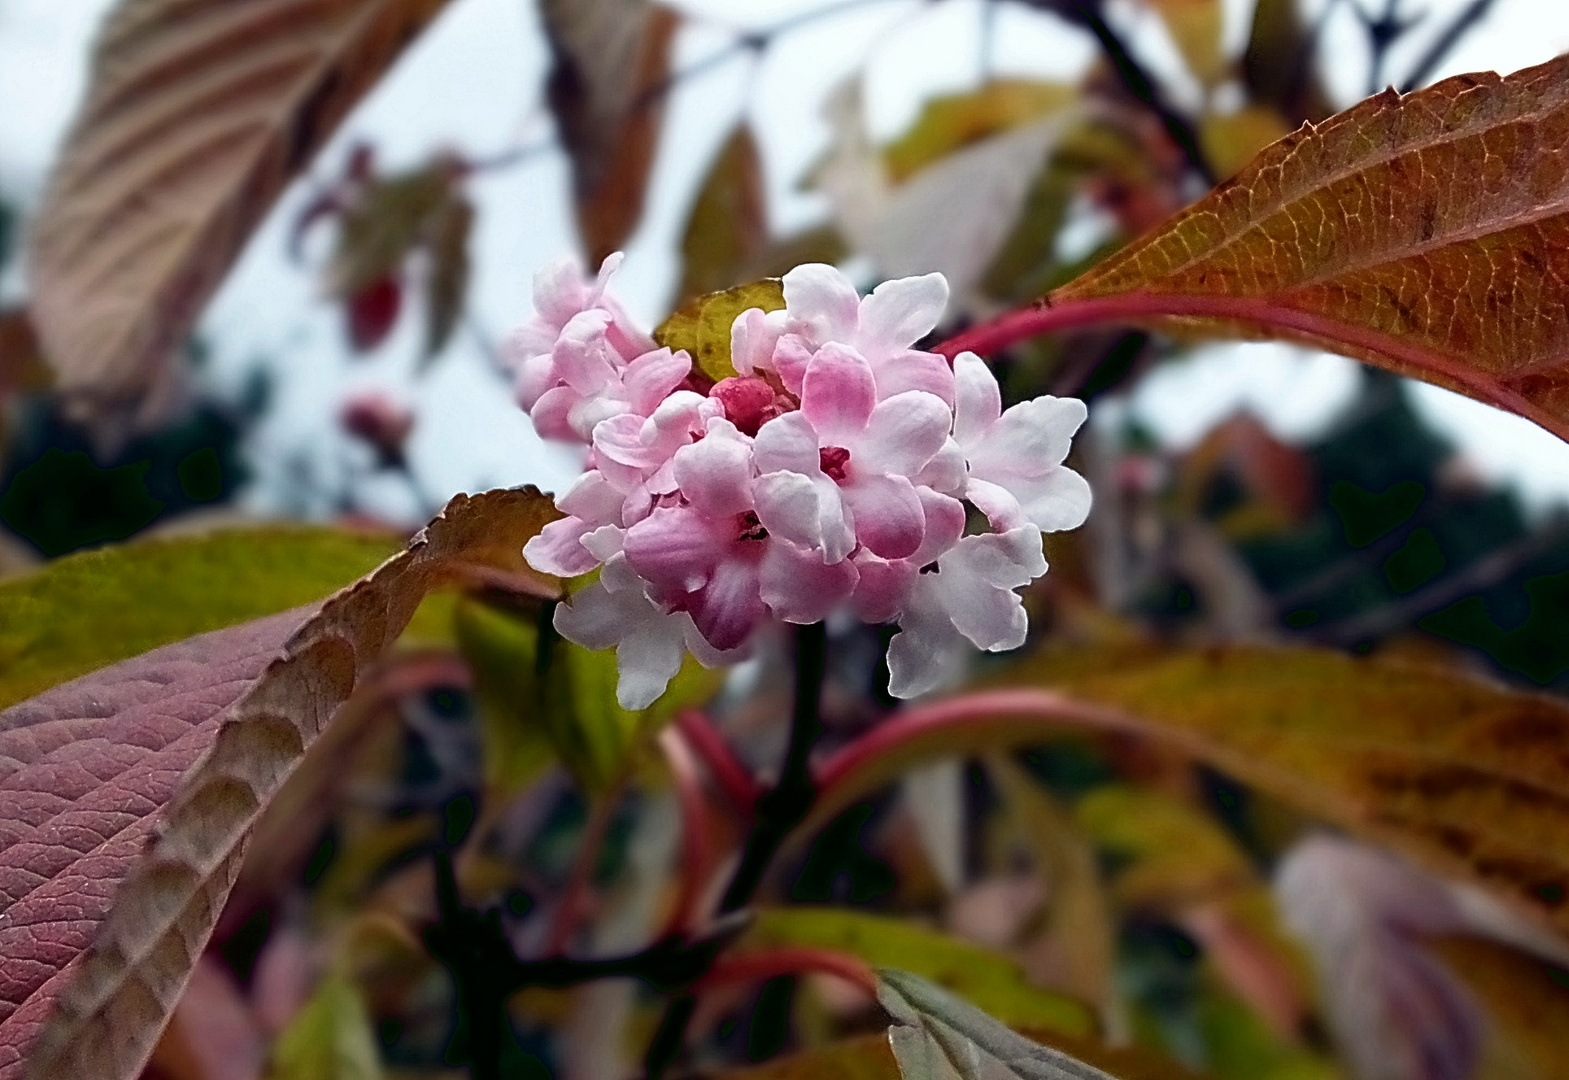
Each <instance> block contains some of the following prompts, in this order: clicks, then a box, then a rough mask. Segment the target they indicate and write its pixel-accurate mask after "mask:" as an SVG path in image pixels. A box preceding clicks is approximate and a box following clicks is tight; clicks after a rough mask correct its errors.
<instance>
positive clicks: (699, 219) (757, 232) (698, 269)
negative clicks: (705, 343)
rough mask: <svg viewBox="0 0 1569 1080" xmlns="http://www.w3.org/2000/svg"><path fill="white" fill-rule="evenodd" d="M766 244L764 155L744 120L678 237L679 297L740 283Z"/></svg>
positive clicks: (710, 172)
mask: <svg viewBox="0 0 1569 1080" xmlns="http://www.w3.org/2000/svg"><path fill="white" fill-rule="evenodd" d="M767 244H768V203H767V198H766V194H765V192H764V189H763V161H762V157H761V156H760V155H759V154H758V152H757V140H756V139H755V138H753V136H752V129H751V127H750V126H749V125H747V124H746V123H745V122H742V123H740V124H738V125H737V126H736V128H735V130H734V131H732V132H731V133H730V137H729V138H728V139H726V140H725V144H724V146H723V147H722V148H721V149H720V151H719V156H718V157H716V158H715V159H714V164H713V167H712V168H711V169H709V171H708V178H707V179H706V180H704V181H703V186H702V188H701V189H700V190H699V191H698V193H697V201H696V202H694V203H693V204H692V213H691V215H690V216H689V217H688V218H687V221H686V232H685V233H684V234H683V235H682V237H681V267H682V271H681V291H680V298H681V299H685V298H687V297H689V296H698V295H701V294H704V293H711V292H715V291H717V290H719V289H728V288H731V287H732V286H735V285H739V284H741V283H742V282H744V281H745V280H746V278H747V274H746V271H747V269H748V268H749V267H750V266H751V265H752V263H753V262H755V261H756V259H757V258H758V256H759V254H760V253H761V252H762V251H763V249H764V248H765V247H766V246H767Z"/></svg>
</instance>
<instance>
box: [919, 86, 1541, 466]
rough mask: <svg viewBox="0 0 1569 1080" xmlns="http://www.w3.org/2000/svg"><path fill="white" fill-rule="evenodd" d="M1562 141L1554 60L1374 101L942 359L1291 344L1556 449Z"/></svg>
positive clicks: (1277, 148)
mask: <svg viewBox="0 0 1569 1080" xmlns="http://www.w3.org/2000/svg"><path fill="white" fill-rule="evenodd" d="M1565 131H1569V57H1561V58H1559V59H1557V60H1553V61H1551V62H1550V63H1547V64H1543V65H1541V66H1540V67H1535V68H1529V69H1527V70H1525V71H1521V72H1517V73H1516V74H1514V75H1511V76H1509V77H1508V78H1500V77H1499V76H1497V75H1494V74H1490V73H1489V74H1480V75H1464V76H1459V77H1457V78H1453V79H1448V80H1446V81H1444V82H1442V83H1439V84H1438V85H1437V86H1434V87H1431V88H1429V89H1426V90H1421V91H1418V92H1416V93H1413V94H1409V95H1406V96H1403V97H1402V96H1401V95H1399V94H1396V93H1394V92H1393V91H1386V92H1385V93H1383V94H1380V95H1378V96H1377V97H1374V98H1370V99H1368V100H1367V101H1364V102H1362V103H1361V104H1360V105H1358V106H1356V107H1355V108H1353V109H1351V110H1349V111H1347V112H1344V113H1341V114H1340V115H1339V116H1336V117H1333V118H1332V119H1330V120H1327V121H1325V122H1324V123H1323V124H1320V125H1318V126H1317V127H1314V126H1312V125H1306V126H1304V127H1303V128H1302V129H1301V130H1300V131H1298V132H1297V133H1296V134H1294V135H1291V136H1289V137H1287V138H1285V139H1282V140H1281V141H1280V142H1278V143H1275V144H1274V145H1273V146H1271V147H1269V148H1268V149H1266V150H1265V151H1264V152H1263V153H1262V154H1260V155H1259V156H1258V157H1257V158H1256V159H1254V161H1253V163H1252V164H1251V165H1249V166H1247V167H1246V168H1245V169H1243V170H1242V172H1241V173H1239V174H1238V175H1237V177H1236V178H1235V179H1233V180H1232V181H1230V182H1228V183H1226V184H1223V185H1221V186H1220V187H1219V188H1216V189H1215V191H1213V192H1212V193H1211V194H1210V195H1209V196H1208V197H1207V198H1205V199H1203V200H1202V201H1200V202H1199V203H1197V204H1196V205H1194V206H1192V207H1190V208H1189V209H1188V210H1186V211H1184V212H1183V213H1181V214H1179V215H1177V216H1176V217H1175V218H1173V219H1172V220H1171V221H1169V222H1167V223H1166V224H1165V225H1164V226H1162V227H1161V228H1159V229H1157V230H1156V231H1155V232H1153V233H1152V234H1150V235H1148V236H1146V237H1145V238H1144V239H1143V240H1141V241H1139V242H1137V243H1135V244H1132V245H1130V246H1129V247H1127V248H1125V249H1124V250H1123V251H1121V252H1119V253H1118V254H1117V255H1115V256H1113V257H1112V258H1110V259H1108V260H1106V261H1105V262H1103V263H1101V264H1100V265H1099V266H1097V267H1096V268H1095V269H1094V270H1092V271H1090V272H1089V273H1088V274H1086V275H1085V276H1084V277H1082V278H1080V279H1078V280H1077V281H1075V282H1073V283H1072V284H1070V285H1068V286H1066V287H1064V288H1062V289H1059V290H1057V291H1056V292H1054V293H1052V294H1051V295H1050V296H1049V297H1048V298H1047V299H1046V300H1045V301H1043V303H1042V304H1041V305H1040V306H1038V307H1036V308H1034V309H1031V310H1027V311H1023V312H1017V313H1014V314H1013V315H1010V316H1007V317H1005V318H1004V319H1002V320H999V321H998V322H997V323H993V324H991V325H990V326H988V327H982V328H979V329H978V330H977V331H974V332H972V333H969V334H965V335H963V336H962V337H961V338H959V339H956V340H955V341H953V342H950V343H948V344H947V345H945V346H944V347H943V351H944V352H946V353H948V354H949V355H952V354H954V353H956V352H957V351H959V350H961V349H965V348H973V349H977V351H986V350H989V349H991V348H995V347H997V346H1000V345H1003V344H1007V343H1008V342H1010V341H1016V340H1018V339H1019V338H1021V337H1024V336H1028V334H1031V333H1040V332H1043V331H1046V330H1050V329H1058V328H1063V327H1067V326H1072V325H1080V324H1085V323H1090V322H1105V321H1129V322H1146V323H1164V324H1167V325H1172V324H1175V325H1177V326H1179V327H1185V328H1187V329H1190V330H1195V329H1196V330H1199V331H1202V332H1204V333H1206V334H1215V333H1222V334H1226V333H1229V334H1235V335H1240V336H1266V337H1279V338H1287V339H1291V340H1297V341H1303V342H1306V343H1308V344H1312V345H1316V346H1319V347H1323V348H1329V349H1334V350H1336V351H1339V352H1343V353H1346V354H1348V355H1351V356H1355V357H1358V358H1359V359H1363V360H1366V361H1368V362H1369V363H1374V364H1378V365H1380V366H1382V367H1386V368H1389V369H1390V370H1392V371H1395V372H1398V373H1400V374H1402V375H1410V376H1414V377H1416V378H1421V379H1426V380H1428V381H1429V382H1434V383H1437V384H1439V385H1441V386H1446V387H1448V388H1450V389H1452V390H1457V391H1459V392H1461V393H1464V394H1469V395H1471V396H1472V397H1475V398H1478V399H1480V400H1482V401H1486V402H1489V403H1490V404H1493V405H1497V406H1499V407H1500V408H1505V409H1510V410H1512V411H1514V412H1517V413H1520V414H1521V415H1523V416H1526V417H1528V418H1530V419H1532V420H1534V421H1536V422H1537V423H1539V424H1541V425H1542V426H1543V427H1545V428H1547V429H1548V430H1549V431H1552V432H1554V433H1555V434H1558V435H1560V436H1563V437H1569V295H1566V290H1565V288H1564V286H1563V282H1564V281H1566V280H1569V162H1566V160H1565V156H1564V150H1563V146H1564V133H1565Z"/></svg>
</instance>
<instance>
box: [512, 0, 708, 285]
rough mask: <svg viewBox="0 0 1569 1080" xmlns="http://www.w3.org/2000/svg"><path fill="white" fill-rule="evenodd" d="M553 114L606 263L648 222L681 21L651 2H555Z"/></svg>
mask: <svg viewBox="0 0 1569 1080" xmlns="http://www.w3.org/2000/svg"><path fill="white" fill-rule="evenodd" d="M541 8H542V13H543V16H544V20H545V32H546V33H547V34H548V35H549V37H550V45H551V50H552V51H553V52H554V54H555V67H554V68H553V69H552V70H551V73H550V85H549V98H550V108H551V111H552V112H553V113H555V116H556V125H557V128H558V129H559V131H560V133H561V141H562V143H563V144H565V146H566V149H567V153H568V154H569V155H570V156H571V158H572V186H573V190H574V193H575V195H576V200H577V220H578V230H579V232H580V233H581V235H582V242H583V249H584V252H585V253H586V254H587V255H588V258H589V260H590V261H591V262H592V263H593V264H594V265H596V266H597V265H598V264H599V262H600V260H602V259H603V258H604V257H605V256H606V255H609V254H610V253H611V252H613V251H615V250H616V249H617V248H619V247H621V245H622V244H623V243H624V242H625V241H626V238H627V237H628V236H630V235H631V234H632V230H633V229H635V228H636V227H637V223H638V219H639V218H641V217H642V215H643V193H644V192H645V191H646V190H647V188H648V178H649V174H650V172H651V171H652V169H653V164H654V150H655V148H656V145H657V143H658V141H659V127H660V122H661V121H662V120H663V118H664V102H665V93H664V91H665V89H666V86H665V84H666V81H667V80H668V78H669V75H670V44H671V41H672V40H673V39H674V37H675V31H676V27H677V26H678V25H679V24H680V17H679V16H678V15H677V14H676V13H675V12H674V11H672V10H671V9H669V8H667V7H663V6H661V5H659V4H653V3H649V2H648V0H545V2H544V3H543V4H541Z"/></svg>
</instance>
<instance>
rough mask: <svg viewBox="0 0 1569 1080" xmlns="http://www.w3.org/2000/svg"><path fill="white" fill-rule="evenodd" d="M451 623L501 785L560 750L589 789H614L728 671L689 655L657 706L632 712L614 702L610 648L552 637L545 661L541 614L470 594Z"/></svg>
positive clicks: (489, 769)
mask: <svg viewBox="0 0 1569 1080" xmlns="http://www.w3.org/2000/svg"><path fill="white" fill-rule="evenodd" d="M454 625H455V627H456V629H457V637H458V643H459V646H460V647H461V648H462V650H463V655H464V657H465V658H466V659H467V660H468V661H469V664H470V666H471V668H472V669H473V671H474V677H475V690H476V692H477V693H478V695H479V699H480V704H481V708H482V711H483V712H482V717H481V737H482V739H483V744H484V750H485V776H486V780H487V782H489V783H491V784H494V785H496V786H497V787H498V788H499V789H500V790H501V791H503V792H515V791H518V790H521V789H522V788H523V787H525V786H527V785H528V784H529V783H530V782H532V781H533V780H534V778H535V777H537V776H538V775H539V773H540V771H541V770H543V769H544V768H545V766H547V765H549V764H550V762H551V760H552V758H553V757H555V756H559V757H560V758H561V762H562V764H563V765H565V766H566V767H567V770H568V771H569V772H571V773H572V776H573V778H574V779H575V780H577V782H578V784H579V785H580V786H581V787H582V788H583V789H584V790H585V791H588V792H590V793H594V794H600V793H604V792H607V791H609V790H610V789H611V788H613V787H614V786H615V785H616V784H618V783H619V782H620V781H621V780H622V779H623V777H624V774H625V772H626V769H627V765H628V763H629V762H630V761H631V759H632V756H633V754H634V753H635V752H636V751H637V750H639V749H640V748H641V747H643V746H644V745H645V743H646V742H647V740H648V739H649V738H650V737H651V736H652V735H654V734H655V733H657V732H658V730H659V729H660V728H661V727H663V726H664V724H665V721H667V720H669V719H670V717H671V716H673V715H674V714H675V713H676V711H677V710H678V709H682V708H686V707H687V706H691V705H698V704H702V703H704V702H706V701H707V700H708V699H709V698H711V697H713V696H714V694H716V693H718V691H719V686H720V683H721V682H722V681H723V678H724V673H723V672H722V671H717V670H716V671H710V670H708V669H707V668H704V667H703V666H702V665H700V664H698V663H697V661H696V660H694V659H693V658H692V657H690V656H688V657H687V658H686V659H685V661H684V662H683V664H682V666H681V670H680V671H678V672H677V673H676V676H675V678H673V679H671V680H670V685H669V687H667V688H666V690H665V692H664V694H662V695H661V696H660V698H659V699H658V700H657V701H655V702H654V704H653V705H651V706H649V707H648V708H647V709H643V710H641V711H638V712H630V711H628V710H626V709H623V708H622V707H621V706H620V705H619V704H618V703H617V702H616V677H617V676H616V656H615V653H614V652H613V651H611V650H609V649H606V650H602V651H599V652H594V651H591V650H588V649H584V648H582V647H581V646H578V645H574V644H573V643H572V642H570V641H564V640H561V639H559V638H554V637H553V638H552V639H551V642H550V653H549V657H548V659H547V661H546V663H545V664H544V665H543V667H541V665H540V663H539V659H538V653H539V632H538V625H539V624H538V615H537V614H535V615H534V616H533V617H525V616H523V615H520V614H514V613H511V612H507V611H502V610H500V609H498V608H495V607H490V606H487V605H485V604H483V603H480V602H478V601H471V600H470V601H463V602H460V603H459V605H458V607H457V610H456V613H455V616H454Z"/></svg>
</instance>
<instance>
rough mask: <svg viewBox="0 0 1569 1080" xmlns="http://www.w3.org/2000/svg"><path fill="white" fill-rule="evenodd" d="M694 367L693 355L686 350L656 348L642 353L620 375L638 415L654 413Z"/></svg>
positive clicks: (629, 399) (633, 408) (629, 400)
mask: <svg viewBox="0 0 1569 1080" xmlns="http://www.w3.org/2000/svg"><path fill="white" fill-rule="evenodd" d="M691 370H692V357H691V356H690V355H688V354H687V352H686V351H685V350H682V351H681V352H677V353H673V352H671V351H670V350H669V349H655V350H654V351H653V352H650V353H644V354H643V355H642V356H639V357H638V358H637V359H636V360H634V361H632V362H631V363H630V364H628V365H627V369H626V371H625V372H623V373H622V376H621V384H622V386H624V387H625V388H626V398H627V401H628V403H629V404H630V405H631V406H632V411H633V412H635V413H637V414H638V415H639V416H649V415H651V414H652V413H653V411H654V410H655V409H656V408H658V407H659V403H660V402H661V401H663V400H665V398H667V397H669V396H670V393H671V391H673V390H674V389H675V388H676V387H677V386H679V385H681V380H683V379H685V378H686V377H687V375H688V373H690V372H691Z"/></svg>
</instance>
